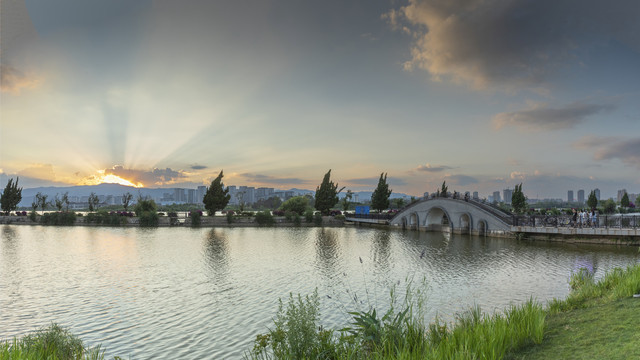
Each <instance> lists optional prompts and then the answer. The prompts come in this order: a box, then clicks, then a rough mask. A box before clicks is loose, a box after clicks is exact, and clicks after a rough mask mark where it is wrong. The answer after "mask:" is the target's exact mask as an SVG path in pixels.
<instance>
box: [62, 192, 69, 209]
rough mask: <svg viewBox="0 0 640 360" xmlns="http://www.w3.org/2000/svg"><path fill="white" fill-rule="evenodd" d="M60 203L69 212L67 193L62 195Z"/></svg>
mask: <svg viewBox="0 0 640 360" xmlns="http://www.w3.org/2000/svg"><path fill="white" fill-rule="evenodd" d="M62 203H64V206H65V210H66V211H69V192H68V191H67V192H65V193H64V194H62Z"/></svg>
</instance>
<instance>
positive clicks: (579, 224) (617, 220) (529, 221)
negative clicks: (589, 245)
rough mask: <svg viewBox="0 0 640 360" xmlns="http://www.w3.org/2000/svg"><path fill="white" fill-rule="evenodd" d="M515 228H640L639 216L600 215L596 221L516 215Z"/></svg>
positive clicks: (557, 216)
mask: <svg viewBox="0 0 640 360" xmlns="http://www.w3.org/2000/svg"><path fill="white" fill-rule="evenodd" d="M513 225H514V226H532V227H574V228H585V227H592V228H617V229H625V228H640V216H638V215H598V216H597V217H596V219H595V221H592V220H591V219H585V220H583V221H580V218H578V219H577V220H576V221H573V216H571V215H514V216H513Z"/></svg>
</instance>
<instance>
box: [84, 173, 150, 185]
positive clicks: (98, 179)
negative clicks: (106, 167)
mask: <svg viewBox="0 0 640 360" xmlns="http://www.w3.org/2000/svg"><path fill="white" fill-rule="evenodd" d="M98 173H99V175H97V176H91V177H90V178H88V179H84V181H82V182H81V183H80V184H79V185H100V184H120V185H124V186H133V187H136V188H141V187H144V184H142V183H133V182H131V181H129V180H127V179H123V178H121V177H120V176H118V175H113V174H106V175H105V173H104V171H103V170H102V171H101V170H98Z"/></svg>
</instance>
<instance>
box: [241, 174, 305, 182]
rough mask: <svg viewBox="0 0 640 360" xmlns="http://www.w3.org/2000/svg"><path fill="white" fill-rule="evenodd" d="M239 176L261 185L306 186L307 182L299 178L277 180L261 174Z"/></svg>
mask: <svg viewBox="0 0 640 360" xmlns="http://www.w3.org/2000/svg"><path fill="white" fill-rule="evenodd" d="M240 176H242V177H244V178H245V179H246V180H247V181H251V182H256V183H263V184H308V183H309V181H308V180H303V179H299V178H277V177H273V176H269V175H262V174H250V173H244V174H240Z"/></svg>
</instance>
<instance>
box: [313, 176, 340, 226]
mask: <svg viewBox="0 0 640 360" xmlns="http://www.w3.org/2000/svg"><path fill="white" fill-rule="evenodd" d="M330 178H331V169H329V171H328V172H327V173H326V174H324V178H323V179H322V183H321V184H320V186H318V187H316V201H315V207H316V210H318V211H320V212H321V213H322V214H323V215H329V210H331V208H332V207H334V206H335V205H336V204H337V203H338V194H339V193H340V192H341V191H342V189H344V187H343V188H342V189H340V190H338V184H334V183H333V181H331V180H330Z"/></svg>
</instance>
